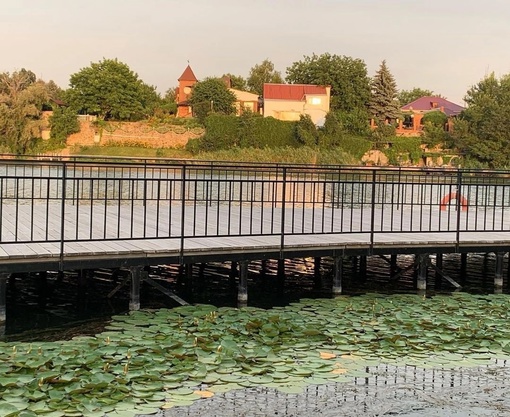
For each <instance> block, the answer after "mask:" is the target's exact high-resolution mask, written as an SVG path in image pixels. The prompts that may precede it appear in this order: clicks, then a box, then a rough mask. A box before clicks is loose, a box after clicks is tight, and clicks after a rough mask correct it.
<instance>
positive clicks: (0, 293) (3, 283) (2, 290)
mask: <svg viewBox="0 0 510 417" xmlns="http://www.w3.org/2000/svg"><path fill="white" fill-rule="evenodd" d="M8 279H9V274H0V336H2V335H5V321H6V319H7V280H8ZM2 330H3V331H2Z"/></svg>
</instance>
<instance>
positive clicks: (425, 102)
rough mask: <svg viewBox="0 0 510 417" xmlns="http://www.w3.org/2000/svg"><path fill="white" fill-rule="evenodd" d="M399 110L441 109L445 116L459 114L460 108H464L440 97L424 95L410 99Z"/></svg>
mask: <svg viewBox="0 0 510 417" xmlns="http://www.w3.org/2000/svg"><path fill="white" fill-rule="evenodd" d="M401 110H403V111H410V110H416V111H430V110H441V111H443V112H444V113H445V114H446V115H447V116H454V115H457V114H459V113H460V112H461V111H462V110H464V107H462V106H459V105H458V104H455V103H452V102H451V101H448V100H446V99H445V98H442V97H435V96H424V97H420V98H419V99H417V100H414V101H412V102H411V103H408V104H406V105H405V106H402V107H401Z"/></svg>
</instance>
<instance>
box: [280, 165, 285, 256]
mask: <svg viewBox="0 0 510 417" xmlns="http://www.w3.org/2000/svg"><path fill="white" fill-rule="evenodd" d="M286 196H287V167H283V183H282V215H281V217H280V218H281V222H282V224H281V229H280V259H285V258H284V248H285V199H286Z"/></svg>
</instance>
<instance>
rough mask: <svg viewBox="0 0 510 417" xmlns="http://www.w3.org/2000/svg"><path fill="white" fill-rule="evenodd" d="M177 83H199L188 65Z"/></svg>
mask: <svg viewBox="0 0 510 417" xmlns="http://www.w3.org/2000/svg"><path fill="white" fill-rule="evenodd" d="M177 81H198V80H197V77H195V74H193V70H192V69H191V67H190V66H189V65H188V66H187V67H186V69H185V70H184V72H183V73H182V75H181V76H180V77H179V78H178V79H177Z"/></svg>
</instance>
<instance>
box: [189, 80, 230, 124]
mask: <svg viewBox="0 0 510 417" xmlns="http://www.w3.org/2000/svg"><path fill="white" fill-rule="evenodd" d="M189 102H190V104H191V106H192V108H193V115H194V116H195V117H197V118H198V119H199V120H202V121H203V120H205V118H206V117H207V115H208V114H210V113H220V114H234V113H235V112H236V108H235V102H236V96H235V94H234V93H232V92H231V91H229V89H228V88H227V86H226V85H225V83H224V82H223V81H222V80H220V79H218V78H206V79H205V80H203V81H199V82H198V83H196V84H195V85H194V87H193V92H192V93H191V96H190V98H189Z"/></svg>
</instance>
